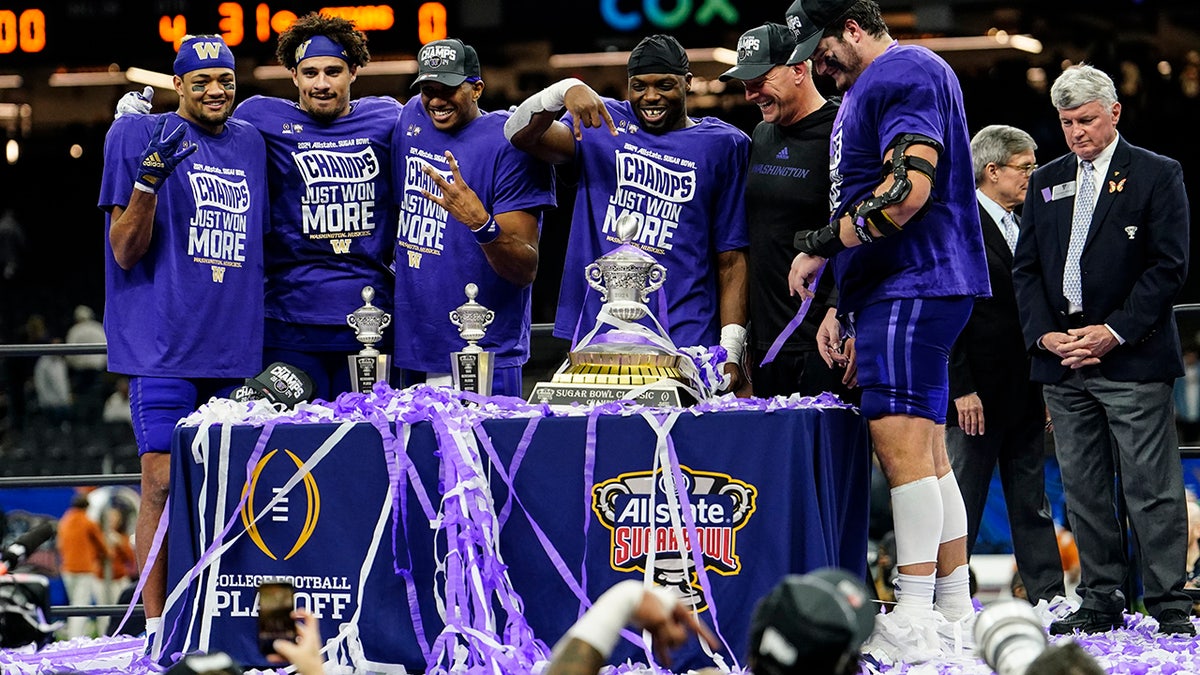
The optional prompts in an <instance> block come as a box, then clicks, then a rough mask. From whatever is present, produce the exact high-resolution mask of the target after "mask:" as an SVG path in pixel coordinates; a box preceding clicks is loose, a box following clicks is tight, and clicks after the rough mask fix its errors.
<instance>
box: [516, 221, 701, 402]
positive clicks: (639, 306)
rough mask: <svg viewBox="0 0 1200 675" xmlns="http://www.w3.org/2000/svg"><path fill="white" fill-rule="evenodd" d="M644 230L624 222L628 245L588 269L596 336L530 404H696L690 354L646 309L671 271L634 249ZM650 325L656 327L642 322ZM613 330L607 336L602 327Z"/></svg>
mask: <svg viewBox="0 0 1200 675" xmlns="http://www.w3.org/2000/svg"><path fill="white" fill-rule="evenodd" d="M638 229H639V226H638V224H637V222H636V221H635V220H634V219H633V218H632V217H630V216H628V215H626V216H623V217H621V218H620V219H618V220H617V223H616V231H617V236H618V238H619V239H620V240H621V242H622V243H621V245H620V246H619V247H617V248H615V249H613V250H612V251H610V252H608V253H606V254H604V255H603V256H601V257H600V258H598V259H597V260H596V261H595V262H593V263H592V264H590V265H588V266H587V267H586V268H585V269H584V277H585V278H586V279H587V283H588V285H589V286H591V287H592V288H594V289H595V290H596V291H598V292H599V293H600V301H601V303H603V304H602V306H601V308H600V312H599V314H598V315H597V317H596V327H595V328H593V329H592V331H591V332H590V333H588V334H587V335H586V336H585V337H583V338H582V339H581V340H580V341H579V343H578V344H577V345H576V346H575V349H573V350H572V351H571V352H570V353H569V354H568V355H567V361H566V363H564V364H563V366H562V368H560V369H559V372H557V373H555V374H554V376H553V377H552V378H551V379H550V381H549V382H539V383H537V384H536V385H534V387H533V393H532V394H531V395H530V397H529V402H530V403H547V404H550V405H570V404H571V403H583V404H596V403H605V402H608V401H615V400H619V399H625V398H632V399H634V400H636V401H637V402H638V403H641V404H643V405H648V406H680V405H686V404H690V403H692V402H694V401H693V397H692V396H690V395H689V394H688V393H687V390H686V387H685V386H684V385H685V384H686V383H687V378H686V377H685V375H684V373H683V370H682V368H681V366H680V364H681V363H682V359H686V358H688V357H687V356H685V355H683V354H682V353H681V352H680V351H679V349H678V348H676V347H675V344H674V343H673V342H671V339H670V338H669V337H668V336H667V334H666V331H664V330H663V328H662V325H661V324H659V323H658V319H656V318H655V317H654V314H653V313H652V312H651V311H650V307H649V305H648V304H647V303H648V302H649V298H650V294H651V293H653V292H654V291H656V290H658V289H659V288H661V287H662V285H663V283H664V282H665V281H666V280H667V269H666V268H665V267H663V266H662V265H660V264H659V263H658V262H656V261H655V259H654V257H653V256H651V255H650V254H648V253H646V252H645V251H643V250H641V249H640V248H638V247H636V246H634V245H633V244H632V243H631V242H632V241H633V239H634V237H636V236H637V232H638ZM642 320H649V321H650V322H652V323H653V325H654V328H655V329H657V330H653V329H651V328H650V327H648V326H646V325H643V324H641V323H637V322H639V321H642ZM604 327H609V328H610V329H609V330H607V331H604V332H601V328H604Z"/></svg>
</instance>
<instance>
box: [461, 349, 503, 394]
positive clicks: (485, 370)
mask: <svg viewBox="0 0 1200 675" xmlns="http://www.w3.org/2000/svg"><path fill="white" fill-rule="evenodd" d="M494 362H495V355H494V354H492V353H491V352H485V351H461V352H454V353H452V354H451V355H450V368H451V370H450V375H451V378H452V381H453V382H454V388H455V389H457V390H459V391H470V392H474V393H476V394H479V395H481V396H491V395H492V376H493V374H494V373H495V366H494Z"/></svg>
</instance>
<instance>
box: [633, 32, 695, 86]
mask: <svg viewBox="0 0 1200 675" xmlns="http://www.w3.org/2000/svg"><path fill="white" fill-rule="evenodd" d="M689 72H691V66H690V64H689V63H688V57H687V52H686V51H684V49H683V45H681V44H679V41H678V40H676V39H675V38H673V37H671V36H670V35H651V36H650V37H648V38H645V39H643V40H642V41H641V42H639V43H638V45H637V46H636V47H634V48H633V51H632V52H629V77H633V76H634V75H645V74H647V73H670V74H672V75H687V74H688V73H689Z"/></svg>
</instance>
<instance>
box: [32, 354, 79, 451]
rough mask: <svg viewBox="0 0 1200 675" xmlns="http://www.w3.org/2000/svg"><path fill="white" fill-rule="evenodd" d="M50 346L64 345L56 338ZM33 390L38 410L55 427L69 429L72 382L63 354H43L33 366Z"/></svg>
mask: <svg viewBox="0 0 1200 675" xmlns="http://www.w3.org/2000/svg"><path fill="white" fill-rule="evenodd" d="M50 344H62V340H61V339H60V338H54V339H53V340H51V341H50ZM33 390H34V392H35V393H36V395H37V404H38V410H40V411H41V412H42V415H44V416H45V418H46V421H47V422H48V423H49V424H50V425H51V426H53V427H59V428H62V429H63V430H64V431H65V430H67V429H68V427H69V424H68V420H69V419H70V417H71V399H72V397H71V381H70V379H69V378H68V375H67V360H66V359H65V358H63V356H62V355H61V354H42V355H41V356H39V357H37V361H35V362H34V364H33Z"/></svg>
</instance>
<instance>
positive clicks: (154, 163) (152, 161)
mask: <svg viewBox="0 0 1200 675" xmlns="http://www.w3.org/2000/svg"><path fill="white" fill-rule="evenodd" d="M142 166H145V167H149V168H152V169H161V168H163V167H164V166H166V164H163V161H162V158H161V157H159V156H158V153H157V152H156V153H154V154H152V155H150V156H149V157H147V158H146V159H143V160H142Z"/></svg>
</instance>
